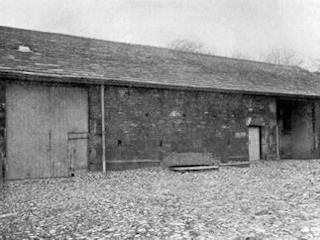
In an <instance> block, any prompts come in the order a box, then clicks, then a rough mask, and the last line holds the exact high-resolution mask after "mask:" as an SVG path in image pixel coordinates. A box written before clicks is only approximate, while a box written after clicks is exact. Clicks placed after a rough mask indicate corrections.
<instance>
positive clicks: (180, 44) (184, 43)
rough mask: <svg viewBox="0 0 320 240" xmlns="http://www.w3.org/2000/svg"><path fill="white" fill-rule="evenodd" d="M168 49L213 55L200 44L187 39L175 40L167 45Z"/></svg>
mask: <svg viewBox="0 0 320 240" xmlns="http://www.w3.org/2000/svg"><path fill="white" fill-rule="evenodd" d="M168 48H171V49H175V50H179V51H184V52H193V53H204V54H211V55H213V54H214V51H213V50H210V51H209V50H206V49H205V48H204V45H203V44H202V43H200V42H195V41H190V40H187V39H176V40H174V41H172V42H170V43H169V44H168Z"/></svg>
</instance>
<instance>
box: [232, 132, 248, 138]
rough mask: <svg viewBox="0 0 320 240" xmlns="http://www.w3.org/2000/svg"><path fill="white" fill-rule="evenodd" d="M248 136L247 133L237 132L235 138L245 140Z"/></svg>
mask: <svg viewBox="0 0 320 240" xmlns="http://www.w3.org/2000/svg"><path fill="white" fill-rule="evenodd" d="M246 136H247V133H246V132H236V133H235V134H234V137H235V138H245V137H246Z"/></svg>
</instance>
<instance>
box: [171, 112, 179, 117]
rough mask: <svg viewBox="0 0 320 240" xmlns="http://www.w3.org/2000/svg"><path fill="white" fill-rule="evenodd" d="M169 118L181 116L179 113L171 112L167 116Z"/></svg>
mask: <svg viewBox="0 0 320 240" xmlns="http://www.w3.org/2000/svg"><path fill="white" fill-rule="evenodd" d="M169 116H170V117H181V116H182V114H181V113H179V112H178V111H172V112H171V113H170V114H169Z"/></svg>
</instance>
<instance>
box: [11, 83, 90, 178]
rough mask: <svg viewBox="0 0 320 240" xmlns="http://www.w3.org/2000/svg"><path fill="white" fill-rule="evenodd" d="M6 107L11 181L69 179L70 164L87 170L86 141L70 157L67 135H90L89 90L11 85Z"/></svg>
mask: <svg viewBox="0 0 320 240" xmlns="http://www.w3.org/2000/svg"><path fill="white" fill-rule="evenodd" d="M7 104H8V121H7V126H8V140H7V141H8V179H23V178H43V177H62V176H69V175H70V165H71V162H70V161H73V162H72V164H73V165H74V167H75V168H81V169H82V168H87V138H82V139H81V143H78V140H73V143H72V144H73V150H75V151H76V155H75V156H76V157H75V158H72V159H70V157H69V155H68V150H69V148H68V147H69V144H70V143H69V141H68V133H73V134H75V133H81V134H82V135H83V133H85V134H86V133H87V132H88V95H87V91H86V89H82V88H76V87H72V88H71V87H60V86H43V85H18V84H10V85H9V87H8V91H7ZM75 142H77V143H75Z"/></svg>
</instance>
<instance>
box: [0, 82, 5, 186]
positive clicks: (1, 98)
mask: <svg viewBox="0 0 320 240" xmlns="http://www.w3.org/2000/svg"><path fill="white" fill-rule="evenodd" d="M5 95H6V92H5V85H4V84H0V181H2V180H3V178H4V177H5V176H4V173H5V156H6V138H5V134H6V118H5V106H6V104H5V102H6V97H5Z"/></svg>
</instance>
